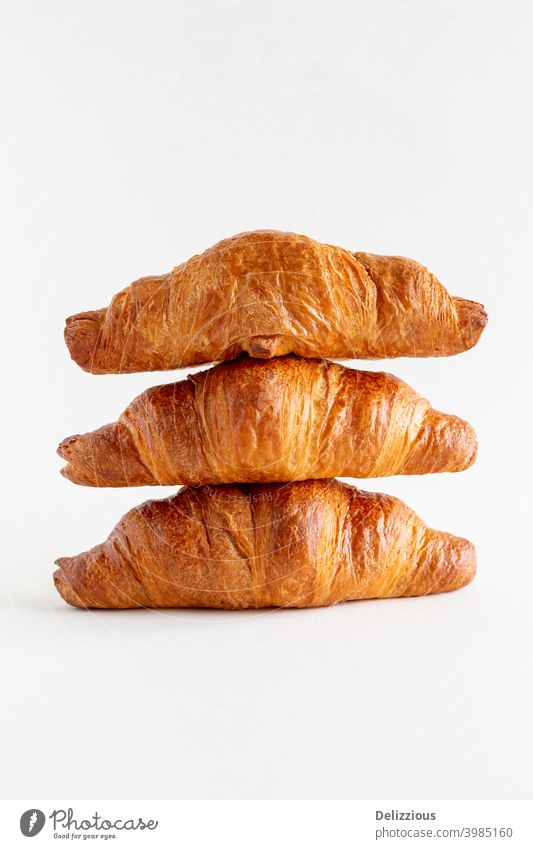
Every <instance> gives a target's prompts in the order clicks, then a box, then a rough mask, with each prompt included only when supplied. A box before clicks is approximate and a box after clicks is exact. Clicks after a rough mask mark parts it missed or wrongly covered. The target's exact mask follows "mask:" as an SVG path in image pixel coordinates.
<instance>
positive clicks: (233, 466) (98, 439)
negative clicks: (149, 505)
mask: <svg viewBox="0 0 533 849" xmlns="http://www.w3.org/2000/svg"><path fill="white" fill-rule="evenodd" d="M58 451H59V454H60V455H61V457H63V458H64V459H65V460H67V465H66V466H65V468H64V469H63V470H62V471H63V474H64V475H65V477H67V478H69V479H70V480H71V481H74V483H79V484H85V485H88V486H141V485H143V484H150V485H154V484H164V485H177V484H202V483H215V484H217V483H235V482H249V483H254V482H258V483H262V482H265V483H266V482H270V481H293V480H305V479H306V478H330V477H337V476H339V477H355V478H366V477H383V476H385V475H397V474H426V473H428V472H456V471H461V470H462V469H466V468H467V467H468V466H469V465H471V464H472V463H473V461H474V459H475V456H476V451H477V442H476V435H475V433H474V430H473V428H472V427H471V426H470V425H469V424H468V423H467V422H465V421H463V419H460V418H458V417H457V416H451V415H447V414H445V413H440V412H438V411H437V410H434V409H433V408H432V407H431V405H430V403H429V402H428V401H426V400H425V399H424V398H421V397H420V395H418V394H417V393H416V392H415V391H414V390H413V389H411V388H410V387H409V386H408V385H407V384H406V383H404V382H403V381H401V380H399V379H398V378H396V377H393V376H392V375H390V374H383V373H380V372H365V371H356V370H354V369H349V368H345V367H344V366H341V365H338V364H335V363H330V362H325V361H321V360H312V359H303V358H299V357H292V356H286V357H277V358H274V359H272V360H263V361H261V360H254V359H250V358H243V359H239V360H234V361H232V362H228V363H222V364H220V365H218V366H215V367H214V368H212V369H208V370H206V371H203V372H201V373H199V374H196V375H194V376H191V377H189V379H188V380H184V381H181V382H179V383H171V384H166V385H164V386H156V387H154V388H152V389H148V390H147V391H146V392H144V393H143V394H142V395H140V396H139V397H138V398H136V399H135V400H134V401H133V402H132V403H131V404H130V405H129V407H127V409H126V410H125V412H124V413H123V414H122V415H121V416H120V418H119V420H118V422H114V423H113V424H109V425H105V426H104V427H102V428H99V430H96V431H94V432H92V433H86V434H84V435H81V436H71V437H69V438H68V439H65V440H64V441H63V442H62V443H61V445H60V446H59V449H58Z"/></svg>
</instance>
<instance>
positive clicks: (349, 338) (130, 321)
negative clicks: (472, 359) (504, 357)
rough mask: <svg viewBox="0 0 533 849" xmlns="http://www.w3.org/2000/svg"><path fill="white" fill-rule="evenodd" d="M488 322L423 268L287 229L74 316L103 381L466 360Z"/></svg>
mask: <svg viewBox="0 0 533 849" xmlns="http://www.w3.org/2000/svg"><path fill="white" fill-rule="evenodd" d="M486 322H487V316H486V313H485V311H484V309H483V307H482V306H481V304H477V303H475V302H474V301H467V300H464V299H463V298H457V297H452V296H451V295H449V294H448V293H447V291H446V289H445V288H444V287H443V286H442V285H441V284H440V283H439V281H438V280H437V278H436V277H434V275H433V274H431V273H430V272H429V271H428V270H427V269H426V268H424V267H423V266H422V265H419V264H418V263H417V262H414V261H413V260H410V259H404V258H402V257H384V256H377V255H373V254H367V253H352V252H351V251H347V250H344V249H343V248H337V247H332V246H331V245H325V244H321V243H320V242H315V241H314V240H313V239H309V238H308V237H306V236H298V235H295V234H294V233H280V232H278V231H276V230H261V231H257V232H251V233H241V234H240V235H238V236H234V237H233V238H230V239H225V240H224V241H222V242H219V243H218V244H217V245H215V246H214V247H212V248H210V249H209V250H207V251H204V253H202V254H200V255H199V256H194V257H192V258H191V259H190V260H189V261H188V262H185V263H183V264H182V265H179V266H178V267H177V268H175V269H174V270H173V271H171V272H170V273H169V274H164V275H162V276H160V277H144V278H142V279H141V280H137V281H136V282H135V283H132V284H131V286H128V287H127V288H126V289H123V290H122V291H121V292H119V293H118V294H117V295H116V296H115V297H114V298H113V300H112V302H111V305H110V306H109V307H108V308H106V309H100V310H96V311H93V312H82V313H79V314H77V315H74V316H71V317H70V318H68V319H67V325H66V328H65V339H66V343H67V345H68V348H69V350H70V353H71V356H72V357H73V359H74V360H75V361H76V362H77V363H78V364H79V365H80V366H81V367H82V368H83V369H85V370H86V371H90V372H93V373H95V374H106V373H118V372H135V371H154V370H159V369H173V368H180V367H183V366H189V365H194V364H198V363H209V362H212V361H214V360H228V359H233V358H234V357H237V356H238V355H239V354H240V353H241V352H248V353H249V354H251V355H252V356H254V357H261V358H269V357H274V356H280V355H282V354H288V353H295V354H299V355H301V356H304V357H316V356H319V357H321V356H324V357H330V358H333V359H346V358H359V359H377V358H382V357H429V356H447V355H449V354H457V353H459V352H461V351H465V350H467V349H468V348H471V347H472V346H473V345H475V344H476V342H477V341H478V339H479V337H480V335H481V332H482V330H483V328H484V326H485V324H486Z"/></svg>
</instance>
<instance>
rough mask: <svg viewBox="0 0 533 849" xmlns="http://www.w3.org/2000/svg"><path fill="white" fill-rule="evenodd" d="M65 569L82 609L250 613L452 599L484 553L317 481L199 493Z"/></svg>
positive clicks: (375, 498) (59, 577)
mask: <svg viewBox="0 0 533 849" xmlns="http://www.w3.org/2000/svg"><path fill="white" fill-rule="evenodd" d="M57 565H58V567H59V568H58V570H57V571H56V572H55V573H54V581H55V585H56V587H57V589H58V591H59V592H60V594H61V595H62V597H63V598H64V599H65V601H67V602H69V603H70V604H72V605H74V606H77V607H98V608H132V607H215V608H227V609H242V608H261V607H320V606H323V605H330V604H336V603H337V602H341V601H349V600H354V599H366V598H390V597H394V596H420V595H426V594H428V593H439V592H447V591H449V590H455V589H458V588H459V587H463V586H465V584H468V583H469V582H470V581H471V580H472V578H473V577H474V574H475V569H476V555H475V549H474V546H473V545H472V544H471V543H470V542H468V541H467V540H464V539H461V538H459V537H454V536H451V535H450V534H446V533H441V532H440V531H434V530H431V529H430V528H428V527H426V525H425V524H424V522H422V521H421V519H419V518H418V516H417V515H416V514H415V513H413V511H412V510H410V509H409V508H408V507H406V505H405V504H403V503H402V502H401V501H398V500H397V499H396V498H391V497H390V496H387V495H382V494H379V493H369V492H362V491H360V490H357V489H355V488H354V487H351V486H348V485H347V484H343V483H340V482H339V481H335V480H329V481H314V480H311V481H303V482H298V483H292V484H269V485H263V484H256V485H253V484H242V485H233V486H230V485H223V486H219V487H205V488H202V489H192V488H188V487H187V488H185V489H182V490H181V491H180V492H179V493H178V494H177V495H175V496H173V497H172V498H168V499H166V500H164V501H148V502H146V503H145V504H143V505H141V506H140V507H136V508H135V509H133V510H131V511H130V512H129V513H127V514H126V515H125V516H124V517H123V519H122V520H121V521H120V522H119V523H118V525H117V526H116V527H115V529H114V530H113V531H112V533H111V534H110V536H109V537H108V539H107V540H106V541H105V542H104V543H102V544H101V545H97V546H95V547H94V548H92V549H90V551H87V552H85V553H84V554H80V555H78V556H77V557H70V558H69V557H63V558H60V559H59V560H58V561H57Z"/></svg>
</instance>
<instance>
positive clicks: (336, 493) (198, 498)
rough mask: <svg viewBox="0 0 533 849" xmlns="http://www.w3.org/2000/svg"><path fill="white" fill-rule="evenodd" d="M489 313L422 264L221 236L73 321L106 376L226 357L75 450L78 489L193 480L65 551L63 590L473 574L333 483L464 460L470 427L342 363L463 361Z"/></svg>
mask: <svg viewBox="0 0 533 849" xmlns="http://www.w3.org/2000/svg"><path fill="white" fill-rule="evenodd" d="M486 322H487V316H486V313H485V311H484V309H483V307H482V306H481V304H478V303H475V302H473V301H468V300H465V299H464V298H460V297H453V296H451V295H449V294H448V292H447V291H446V289H445V288H444V287H443V286H442V285H441V283H439V281H438V280H437V279H436V277H435V276H434V275H433V274H431V273H430V272H429V271H428V270H427V269H426V268H424V267H423V266H421V265H419V264H418V263H417V262H414V261H412V260H409V259H405V258H403V257H388V256H377V255H374V254H367V253H352V252H351V251H349V250H344V249H343V248H338V247H333V246H331V245H326V244H321V243H319V242H316V241H314V240H313V239H310V238H308V237H306V236H300V235H295V234H293V233H282V232H278V231H275V230H262V231H256V232H250V233H243V234H240V235H237V236H234V237H232V238H229V239H225V240H224V241H222V242H219V243H218V244H217V245H215V246H214V247H212V248H210V249H209V250H206V251H205V252H204V253H202V254H200V255H198V256H194V257H192V258H191V259H189V260H188V261H187V262H185V263H183V264H182V265H179V266H178V267H177V268H175V269H174V270H173V271H171V272H170V273H169V274H164V275H162V276H158V277H144V278H142V279H140V280H137V281H136V282H135V283H132V284H131V285H130V286H128V287H127V288H125V289H123V290H122V291H121V292H119V293H118V294H117V295H115V297H114V298H113V300H112V301H111V304H110V306H109V307H107V308H105V309H99V310H95V311H91V312H82V313H79V314H77V315H74V316H72V317H70V318H68V319H67V323H66V329H65V340H66V343H67V346H68V348H69V351H70V354H71V356H72V358H73V359H74V360H75V362H76V363H78V365H80V366H81V367H82V368H83V369H84V370H85V371H88V372H91V373H93V374H117V373H125V372H139V371H156V370H164V369H179V368H183V367H188V366H195V365H200V364H208V363H213V362H217V363H218V364H217V365H215V366H213V367H212V368H209V369H207V370H204V371H201V372H197V373H196V374H194V375H192V376H190V377H189V378H188V379H187V380H182V381H180V382H178V383H167V384H165V385H162V386H156V387H154V388H152V389H148V390H147V391H146V392H144V393H143V394H142V395H140V396H139V397H138V398H136V399H135V400H134V401H133V402H132V403H131V404H130V405H129V406H128V407H127V408H126V409H125V410H124V412H123V413H122V415H121V416H120V417H119V419H118V420H117V421H116V422H113V423H112V424H107V425H104V427H101V428H100V429H99V430H96V431H93V432H92V433H86V434H84V435H80V436H71V437H69V438H68V439H65V440H64V441H63V442H62V443H61V445H60V446H59V449H58V450H59V454H60V456H61V457H62V458H63V459H64V460H65V461H66V466H65V467H64V468H63V470H62V472H63V474H64V475H65V477H67V478H68V479H69V480H71V481H73V482H74V483H77V484H83V485H85V486H97V487H123V486H143V485H150V486H154V485H164V486H174V485H183V488H182V489H180V490H179V491H178V492H177V494H175V495H173V496H172V497H170V498H167V499H164V500H161V501H147V502H146V503H144V504H142V505H141V506H139V507H136V508H134V509H133V510H130V511H129V513H127V514H126V515H125V516H124V517H123V518H122V519H121V520H120V522H119V523H118V524H117V525H116V527H115V528H114V529H113V531H112V532H111V534H110V535H109V537H108V538H107V540H106V541H105V542H103V543H102V544H100V545H97V546H95V547H94V548H92V549H90V550H89V551H86V552H84V553H83V554H79V555H77V556H75V557H62V558H60V559H59V560H58V561H57V566H58V569H57V571H56V572H55V573H54V581H55V585H56V587H57V589H58V591H59V593H60V594H61V596H62V597H63V598H64V599H65V601H67V602H69V603H70V604H72V605H75V606H77V607H84V608H112V609H118V608H139V607H144V608H169V607H170V608H183V607H204V608H205V607H209V608H226V609H242V608H267V607H319V606H323V605H331V604H336V603H338V602H341V601H350V600H354V599H370V598H391V597H399V596H421V595H427V594H429V593H440V592H447V591H449V590H455V589H458V588H460V587H463V586H464V585H466V584H468V583H469V582H470V581H471V580H472V578H473V577H474V574H475V570H476V554H475V549H474V546H473V545H472V543H470V542H468V541H467V540H465V539H462V538H459V537H456V536H452V535H451V534H448V533H444V532H441V531H436V530H432V529H431V528H428V527H427V526H426V525H425V524H424V522H423V521H422V520H421V519H420V518H419V517H418V516H417V515H416V514H415V513H414V512H413V511H412V510H410V509H409V508H408V507H407V506H406V505H405V504H403V503H402V502H401V501H399V500H398V499H396V498H393V497H391V496H388V495H383V494H381V493H374V492H364V491H362V490H360V489H357V488H355V487H354V486H350V485H348V484H345V483H341V482H340V481H337V480H336V479H335V478H336V477H350V478H367V477H383V476H386V475H400V474H404V475H420V474H427V473H429V472H457V471H461V470H463V469H466V468H468V467H469V466H470V465H471V464H472V463H473V461H474V459H475V457H476V451H477V441H476V435H475V433H474V430H473V428H472V427H471V426H470V425H469V424H468V423H467V422H466V421H463V420H462V419H460V418H458V417H457V416H453V415H448V414H446V413H440V412H438V411H437V410H435V409H433V407H432V406H431V404H430V403H429V402H428V401H426V400H425V399H424V398H422V397H420V395H418V394H417V393H416V392H415V391H414V390H413V389H411V388H410V387H409V386H408V385H407V384H406V383H404V382H403V381H401V380H399V379H398V378H396V377H393V376H392V375H390V374H385V373H382V372H375V371H371V372H370V371H358V370H355V369H351V368H347V367H345V366H342V365H340V364H338V363H335V362H331V360H343V359H381V358H388V357H430V356H433V357H436V356H439V357H440V356H448V355H451V354H457V353H460V352H461V351H466V350H467V349H469V348H471V347H472V346H473V345H475V344H476V342H477V341H478V339H479V337H480V335H481V333H482V331H483V328H484V327H485V324H486Z"/></svg>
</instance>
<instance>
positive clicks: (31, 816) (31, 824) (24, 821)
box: [20, 808, 46, 837]
mask: <svg viewBox="0 0 533 849" xmlns="http://www.w3.org/2000/svg"><path fill="white" fill-rule="evenodd" d="M45 822H46V817H45V815H44V814H43V812H42V811H40V810H39V809H38V808H30V809H29V811H24V813H23V814H22V816H21V818H20V830H21V832H22V833H23V835H24V837H35V835H36V834H39V832H40V831H42V828H43V826H44V824H45Z"/></svg>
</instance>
